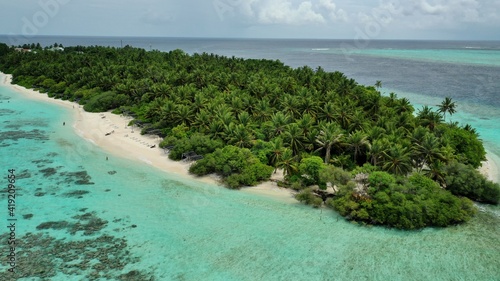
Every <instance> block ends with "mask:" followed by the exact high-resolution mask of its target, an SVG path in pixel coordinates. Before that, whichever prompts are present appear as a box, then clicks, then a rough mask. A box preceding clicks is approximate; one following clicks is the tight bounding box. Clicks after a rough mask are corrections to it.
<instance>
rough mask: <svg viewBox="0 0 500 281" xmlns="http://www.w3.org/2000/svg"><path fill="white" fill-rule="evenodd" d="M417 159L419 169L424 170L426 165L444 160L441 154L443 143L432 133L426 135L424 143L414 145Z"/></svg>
mask: <svg viewBox="0 0 500 281" xmlns="http://www.w3.org/2000/svg"><path fill="white" fill-rule="evenodd" d="M414 152H415V156H416V157H415V158H416V159H417V162H418V163H417V168H419V169H420V170H422V169H423V167H424V166H425V165H429V164H430V163H433V162H435V161H436V160H444V156H443V154H442V152H441V143H440V141H439V139H438V138H437V137H436V136H434V135H433V134H431V133H427V134H425V136H424V138H423V140H422V142H420V143H415V145H414Z"/></svg>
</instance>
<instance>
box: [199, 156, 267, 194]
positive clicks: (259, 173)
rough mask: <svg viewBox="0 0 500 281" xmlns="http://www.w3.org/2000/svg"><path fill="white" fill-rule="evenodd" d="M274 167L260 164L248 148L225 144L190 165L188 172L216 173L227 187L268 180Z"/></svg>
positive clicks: (200, 173)
mask: <svg viewBox="0 0 500 281" xmlns="http://www.w3.org/2000/svg"><path fill="white" fill-rule="evenodd" d="M273 171H274V168H273V167H270V166H267V165H265V164H262V163H261V162H260V161H259V159H258V158H257V157H256V156H255V155H253V154H252V152H251V151H250V150H249V149H246V148H238V147H235V146H225V147H223V148H218V149H216V150H215V151H214V152H213V153H210V154H208V155H206V156H205V157H204V158H203V159H201V160H198V161H197V162H196V163H194V164H193V165H191V167H190V168H189V172H190V173H193V174H195V175H198V176H202V175H206V174H210V173H217V174H219V175H221V176H222V177H223V182H224V183H225V184H226V186H228V187H229V188H233V189H234V188H239V187H241V186H251V185H255V184H257V183H259V182H260V181H264V180H268V179H269V178H270V177H271V174H272V173H273Z"/></svg>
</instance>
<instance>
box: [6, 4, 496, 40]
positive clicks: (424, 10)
mask: <svg viewBox="0 0 500 281" xmlns="http://www.w3.org/2000/svg"><path fill="white" fill-rule="evenodd" d="M0 4H1V7H2V8H1V10H0V34H4V35H23V36H33V35H75V36H76V35H78V36H159V37H217V38H227V37H229V38H318V39H431V40H432V39H442V40H500V0H307V1H304V0H142V1H133V0H16V1H12V0H0Z"/></svg>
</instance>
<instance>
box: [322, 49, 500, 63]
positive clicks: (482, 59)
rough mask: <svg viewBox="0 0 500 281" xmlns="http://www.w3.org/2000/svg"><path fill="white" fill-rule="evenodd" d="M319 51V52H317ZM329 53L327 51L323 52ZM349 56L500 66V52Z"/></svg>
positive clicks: (375, 52)
mask: <svg viewBox="0 0 500 281" xmlns="http://www.w3.org/2000/svg"><path fill="white" fill-rule="evenodd" d="M318 51H321V50H318ZM324 51H329V50H324ZM331 52H333V53H342V50H338V49H334V50H331ZM349 54H351V55H366V56H375V57H387V58H397V59H410V60H418V61H428V62H446V63H459V64H472V65H482V66H500V50H475V49H465V50H463V49H462V50H448V49H434V50H433V49H430V50H408V49H399V50H398V49H391V48H389V49H353V50H350V51H349Z"/></svg>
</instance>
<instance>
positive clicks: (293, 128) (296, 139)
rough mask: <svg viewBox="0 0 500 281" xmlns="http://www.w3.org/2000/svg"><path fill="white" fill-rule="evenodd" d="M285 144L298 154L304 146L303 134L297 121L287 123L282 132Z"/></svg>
mask: <svg viewBox="0 0 500 281" xmlns="http://www.w3.org/2000/svg"><path fill="white" fill-rule="evenodd" d="M283 139H284V142H285V145H287V146H288V148H290V149H291V150H292V151H293V154H294V155H298V154H299V152H300V151H301V150H302V149H303V148H304V141H305V138H304V134H303V132H302V130H301V129H300V127H299V125H298V124H297V123H291V124H288V125H287V126H286V128H285V131H284V133H283Z"/></svg>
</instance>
